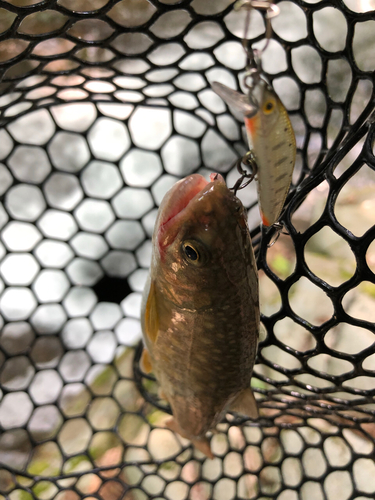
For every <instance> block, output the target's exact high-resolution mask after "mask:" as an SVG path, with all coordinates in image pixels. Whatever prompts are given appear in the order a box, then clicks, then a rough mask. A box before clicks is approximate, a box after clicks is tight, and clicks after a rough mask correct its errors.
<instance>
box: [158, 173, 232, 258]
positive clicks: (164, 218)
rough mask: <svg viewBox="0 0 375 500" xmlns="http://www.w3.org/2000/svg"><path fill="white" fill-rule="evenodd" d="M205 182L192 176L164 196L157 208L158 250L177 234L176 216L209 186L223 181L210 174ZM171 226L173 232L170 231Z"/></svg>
mask: <svg viewBox="0 0 375 500" xmlns="http://www.w3.org/2000/svg"><path fill="white" fill-rule="evenodd" d="M210 181H211V182H209V181H207V180H206V179H205V178H204V177H203V176H202V175H200V174H192V175H189V176H188V177H185V178H184V179H181V180H180V181H179V182H177V183H176V184H175V185H174V186H173V187H172V188H171V189H170V191H169V192H168V193H167V194H166V195H165V198H164V199H163V202H162V204H161V206H160V208H159V210H160V212H161V218H160V220H159V221H158V242H159V247H160V249H162V248H165V247H167V246H168V245H170V244H171V243H172V241H173V240H174V238H175V235H176V233H177V232H178V224H177V222H178V218H179V217H178V216H180V215H181V214H182V212H183V211H184V210H185V209H186V208H187V206H188V205H189V204H190V202H191V201H192V200H193V199H195V198H196V197H199V195H200V194H201V193H203V191H206V190H207V186H208V185H209V184H213V183H216V182H223V183H224V184H225V181H224V179H223V177H222V176H221V175H220V174H211V175H210ZM175 223H176V224H175ZM172 226H174V227H175V230H174V231H172Z"/></svg>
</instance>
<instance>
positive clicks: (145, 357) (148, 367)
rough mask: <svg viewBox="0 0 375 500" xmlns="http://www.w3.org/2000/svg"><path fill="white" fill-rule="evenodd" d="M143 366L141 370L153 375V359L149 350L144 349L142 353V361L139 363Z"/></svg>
mask: <svg viewBox="0 0 375 500" xmlns="http://www.w3.org/2000/svg"><path fill="white" fill-rule="evenodd" d="M139 364H140V366H141V370H142V371H143V373H151V372H152V363H151V358H150V353H149V352H148V350H147V349H146V348H145V347H144V348H143V351H142V356H141V360H140V362H139Z"/></svg>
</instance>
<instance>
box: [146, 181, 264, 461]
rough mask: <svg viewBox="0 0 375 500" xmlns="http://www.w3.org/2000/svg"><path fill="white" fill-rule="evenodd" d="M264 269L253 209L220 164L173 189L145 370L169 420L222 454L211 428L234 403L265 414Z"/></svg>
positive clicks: (152, 295)
mask: <svg viewBox="0 0 375 500" xmlns="http://www.w3.org/2000/svg"><path fill="white" fill-rule="evenodd" d="M259 315H260V313H259V300H258V273H257V267H256V263H255V258H254V253H253V249H252V245H251V240H250V234H249V230H248V227H247V222H246V210H245V209H244V207H243V205H242V203H241V201H240V200H239V199H238V198H237V197H236V196H235V195H234V193H233V192H232V190H230V189H228V188H227V186H226V184H225V182H224V179H223V177H222V176H221V175H219V174H211V182H207V181H206V180H205V178H204V177H202V176H201V175H199V174H193V175H190V176H189V177H186V178H185V179H182V180H181V181H179V182H177V183H176V184H175V185H174V186H173V187H172V188H171V189H170V190H169V192H168V193H167V194H166V195H165V197H164V199H163V201H162V203H161V205H160V207H159V212H158V217H157V220H156V223H155V229H154V234H153V240H152V261H151V269H150V275H149V278H148V281H147V284H146V286H145V290H144V294H143V301H142V316H141V318H142V321H141V323H142V331H143V338H144V343H145V348H144V351H143V354H142V358H141V367H142V370H143V371H144V372H146V373H148V372H150V371H151V370H152V371H153V372H154V374H155V376H156V378H157V380H158V382H159V384H160V387H161V391H162V392H161V395H162V397H163V398H164V399H166V400H167V401H168V402H169V404H170V406H171V409H172V413H173V418H172V419H170V420H169V421H168V422H167V424H166V425H167V426H168V427H169V428H170V429H172V430H173V431H175V432H177V433H179V434H180V435H181V436H183V437H185V438H188V439H190V440H191V441H192V443H193V444H194V446H195V447H196V448H197V449H199V450H201V451H202V452H203V453H205V454H206V455H207V456H208V457H210V458H213V455H212V452H211V449H210V445H209V442H208V440H207V437H206V433H207V431H209V430H213V429H214V428H215V426H216V424H218V423H219V422H220V420H221V419H222V417H223V415H224V414H225V413H226V412H227V411H231V410H233V411H238V412H240V413H243V414H245V415H248V416H250V417H252V418H257V416H258V410H257V404H256V402H255V399H254V396H253V394H252V391H251V388H250V379H251V374H252V370H253V365H254V361H255V355H256V351H257V344H258V337H259V321H260V316H259Z"/></svg>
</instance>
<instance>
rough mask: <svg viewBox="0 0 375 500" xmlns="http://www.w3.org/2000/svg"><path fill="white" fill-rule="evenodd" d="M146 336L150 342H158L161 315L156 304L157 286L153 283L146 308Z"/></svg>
mask: <svg viewBox="0 0 375 500" xmlns="http://www.w3.org/2000/svg"><path fill="white" fill-rule="evenodd" d="M144 320H145V334H146V335H147V337H148V339H149V340H150V342H153V343H154V342H156V339H157V336H158V332H159V315H158V308H157V302H156V285H155V282H154V281H151V285H150V291H149V293H148V298H147V303H146V307H145V315H144Z"/></svg>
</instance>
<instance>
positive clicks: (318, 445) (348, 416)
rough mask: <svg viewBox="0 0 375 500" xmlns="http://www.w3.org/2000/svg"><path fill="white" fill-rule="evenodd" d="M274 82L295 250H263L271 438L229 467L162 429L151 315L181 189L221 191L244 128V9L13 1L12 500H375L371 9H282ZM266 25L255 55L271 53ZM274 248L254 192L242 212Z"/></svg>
mask: <svg viewBox="0 0 375 500" xmlns="http://www.w3.org/2000/svg"><path fill="white" fill-rule="evenodd" d="M279 6H280V9H281V14H280V16H279V17H277V18H275V19H274V20H273V22H272V23H273V29H274V33H273V35H272V40H271V43H270V45H269V48H268V49H267V51H266V52H265V53H264V57H263V67H264V70H265V72H266V73H267V75H268V77H269V79H270V80H271V81H272V84H273V86H274V88H275V89H276V91H277V92H278V94H279V96H280V97H281V98H282V100H283V102H284V103H285V105H286V107H287V109H288V110H289V112H290V117H291V120H292V123H293V126H294V129H295V133H296V138H297V145H298V155H297V164H296V169H295V173H294V181H293V182H294V184H293V188H292V190H291V193H290V195H289V197H288V208H287V210H286V212H285V213H284V216H283V221H284V223H285V227H286V229H287V231H288V233H289V234H288V235H281V236H280V238H279V239H278V240H277V241H276V243H275V244H274V245H273V246H271V247H269V246H268V244H269V243H270V241H271V240H272V239H273V238H274V236H273V235H272V234H271V232H270V233H268V234H266V235H264V238H263V240H262V242H261V244H260V246H259V247H258V250H259V257H258V264H259V268H260V287H261V310H262V313H263V316H262V321H263V326H264V328H263V330H262V341H261V343H260V346H259V353H258V358H257V363H256V366H255V368H254V377H253V380H252V385H253V388H254V391H255V393H256V397H257V399H258V403H259V407H260V415H261V416H260V418H259V420H258V421H250V420H245V419H243V418H241V417H240V416H238V415H231V414H228V415H227V417H226V419H225V421H223V422H222V423H221V424H220V425H219V426H218V432H217V433H216V434H214V435H213V436H212V438H211V447H212V450H213V453H214V455H215V459H214V460H212V461H211V460H208V459H206V458H205V457H204V456H203V455H202V454H201V453H200V452H198V451H196V450H194V449H193V448H192V447H191V445H190V443H189V441H187V440H184V439H182V438H180V437H179V436H175V435H174V434H173V433H172V432H171V431H169V430H167V429H165V428H164V426H163V422H164V421H165V416H166V413H165V412H168V411H169V410H168V408H165V407H164V406H162V404H161V402H160V400H159V399H158V396H157V386H156V383H155V380H154V379H153V378H152V377H148V376H145V375H144V374H142V373H141V371H140V369H139V366H138V362H139V357H140V345H139V341H140V337H141V334H140V324H139V308H140V297H141V291H142V289H143V285H144V282H145V278H146V276H147V268H148V266H149V262H150V251H151V242H150V237H151V234H152V229H153V224H154V220H155V215H156V211H157V206H158V205H159V203H160V201H161V199H162V197H163V195H164V193H165V192H166V190H167V189H168V188H169V187H170V186H171V185H172V184H173V183H174V182H175V181H176V180H177V179H178V178H180V177H183V176H185V175H188V174H189V173H191V172H196V171H198V172H201V173H203V174H204V175H207V174H209V173H210V172H212V171H219V172H222V173H223V174H225V176H226V180H227V182H228V184H229V185H232V184H233V183H234V181H235V180H236V178H237V177H238V174H237V173H236V171H235V170H234V169H232V170H231V164H232V163H233V160H234V159H235V158H237V157H238V156H239V155H242V154H243V153H244V152H245V151H246V150H247V146H246V140H245V134H244V130H243V124H242V122H241V121H240V120H238V119H237V118H236V117H233V116H232V115H231V114H230V111H229V110H228V108H227V106H226V105H225V104H224V103H223V101H221V99H220V98H219V97H218V96H216V94H214V93H213V92H212V90H211V89H210V85H209V83H210V82H212V81H214V80H217V81H220V82H222V83H224V84H226V85H228V86H230V87H232V88H239V87H240V86H241V84H242V79H241V75H243V72H244V65H245V57H244V53H243V51H242V46H241V44H240V39H239V37H240V36H241V34H242V32H243V22H244V14H243V12H234V11H233V1H232V0H215V1H213V0H194V1H192V2H191V1H185V0H181V1H179V0H163V1H162V0H160V1H157V0H122V1H117V0H91V1H89V0H61V1H55V0H44V1H43V0H42V1H39V2H38V1H37V0H34V1H33V0H8V1H5V0H0V75H1V83H0V125H1V129H0V162H1V163H0V193H1V204H0V227H1V235H0V238H1V243H0V254H1V264H0V274H1V282H0V285H1V296H0V311H1V315H2V318H3V319H2V328H1V335H0V367H1V372H0V387H1V391H0V393H1V401H0V463H1V466H0V499H4V498H6V499H10V500H29V499H42V500H43V499H57V500H78V499H81V498H90V499H94V498H95V499H103V500H120V499H126V500H144V499H147V498H157V499H168V500H184V499H186V498H190V499H193V500H206V499H209V498H213V499H215V500H231V499H234V498H239V499H262V500H268V499H277V500H297V499H301V500H323V499H324V500H349V499H356V500H366V499H368V500H369V499H370V498H374V494H375V479H374V478H375V463H374V438H375V421H374V414H375V405H374V401H373V397H374V394H375V376H374V373H375V350H374V340H375V336H374V334H375V326H374V319H375V315H374V309H375V298H374V297H375V275H374V273H375V242H374V238H375V227H374V224H375V215H374V214H375V203H374V199H375V196H374V195H375V172H374V167H375V160H374V155H373V144H374V137H373V136H374V133H375V128H374V125H373V120H372V117H371V112H372V110H373V107H374V92H373V71H374V70H375V55H374V54H375V52H374V46H375V16H374V11H373V10H372V9H374V8H375V5H374V3H373V1H372V0H345V1H341V0H331V2H330V3H328V2H325V1H321V2H319V0H310V1H309V2H304V1H302V0H295V1H294V2H290V1H283V2H281V3H280V4H279ZM264 33H265V28H264V21H263V18H262V16H261V15H260V14H259V13H257V12H254V14H253V19H252V26H251V30H250V36H251V39H252V40H253V41H254V43H257V42H261V41H262V40H263V39H264ZM239 197H240V198H241V199H242V201H243V203H244V204H245V206H246V207H247V208H248V209H249V225H250V228H251V229H252V235H253V237H254V242H255V243H259V220H260V219H259V214H258V207H257V206H256V191H255V186H254V185H250V186H248V187H247V188H246V189H244V190H243V191H240V192H239Z"/></svg>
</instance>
